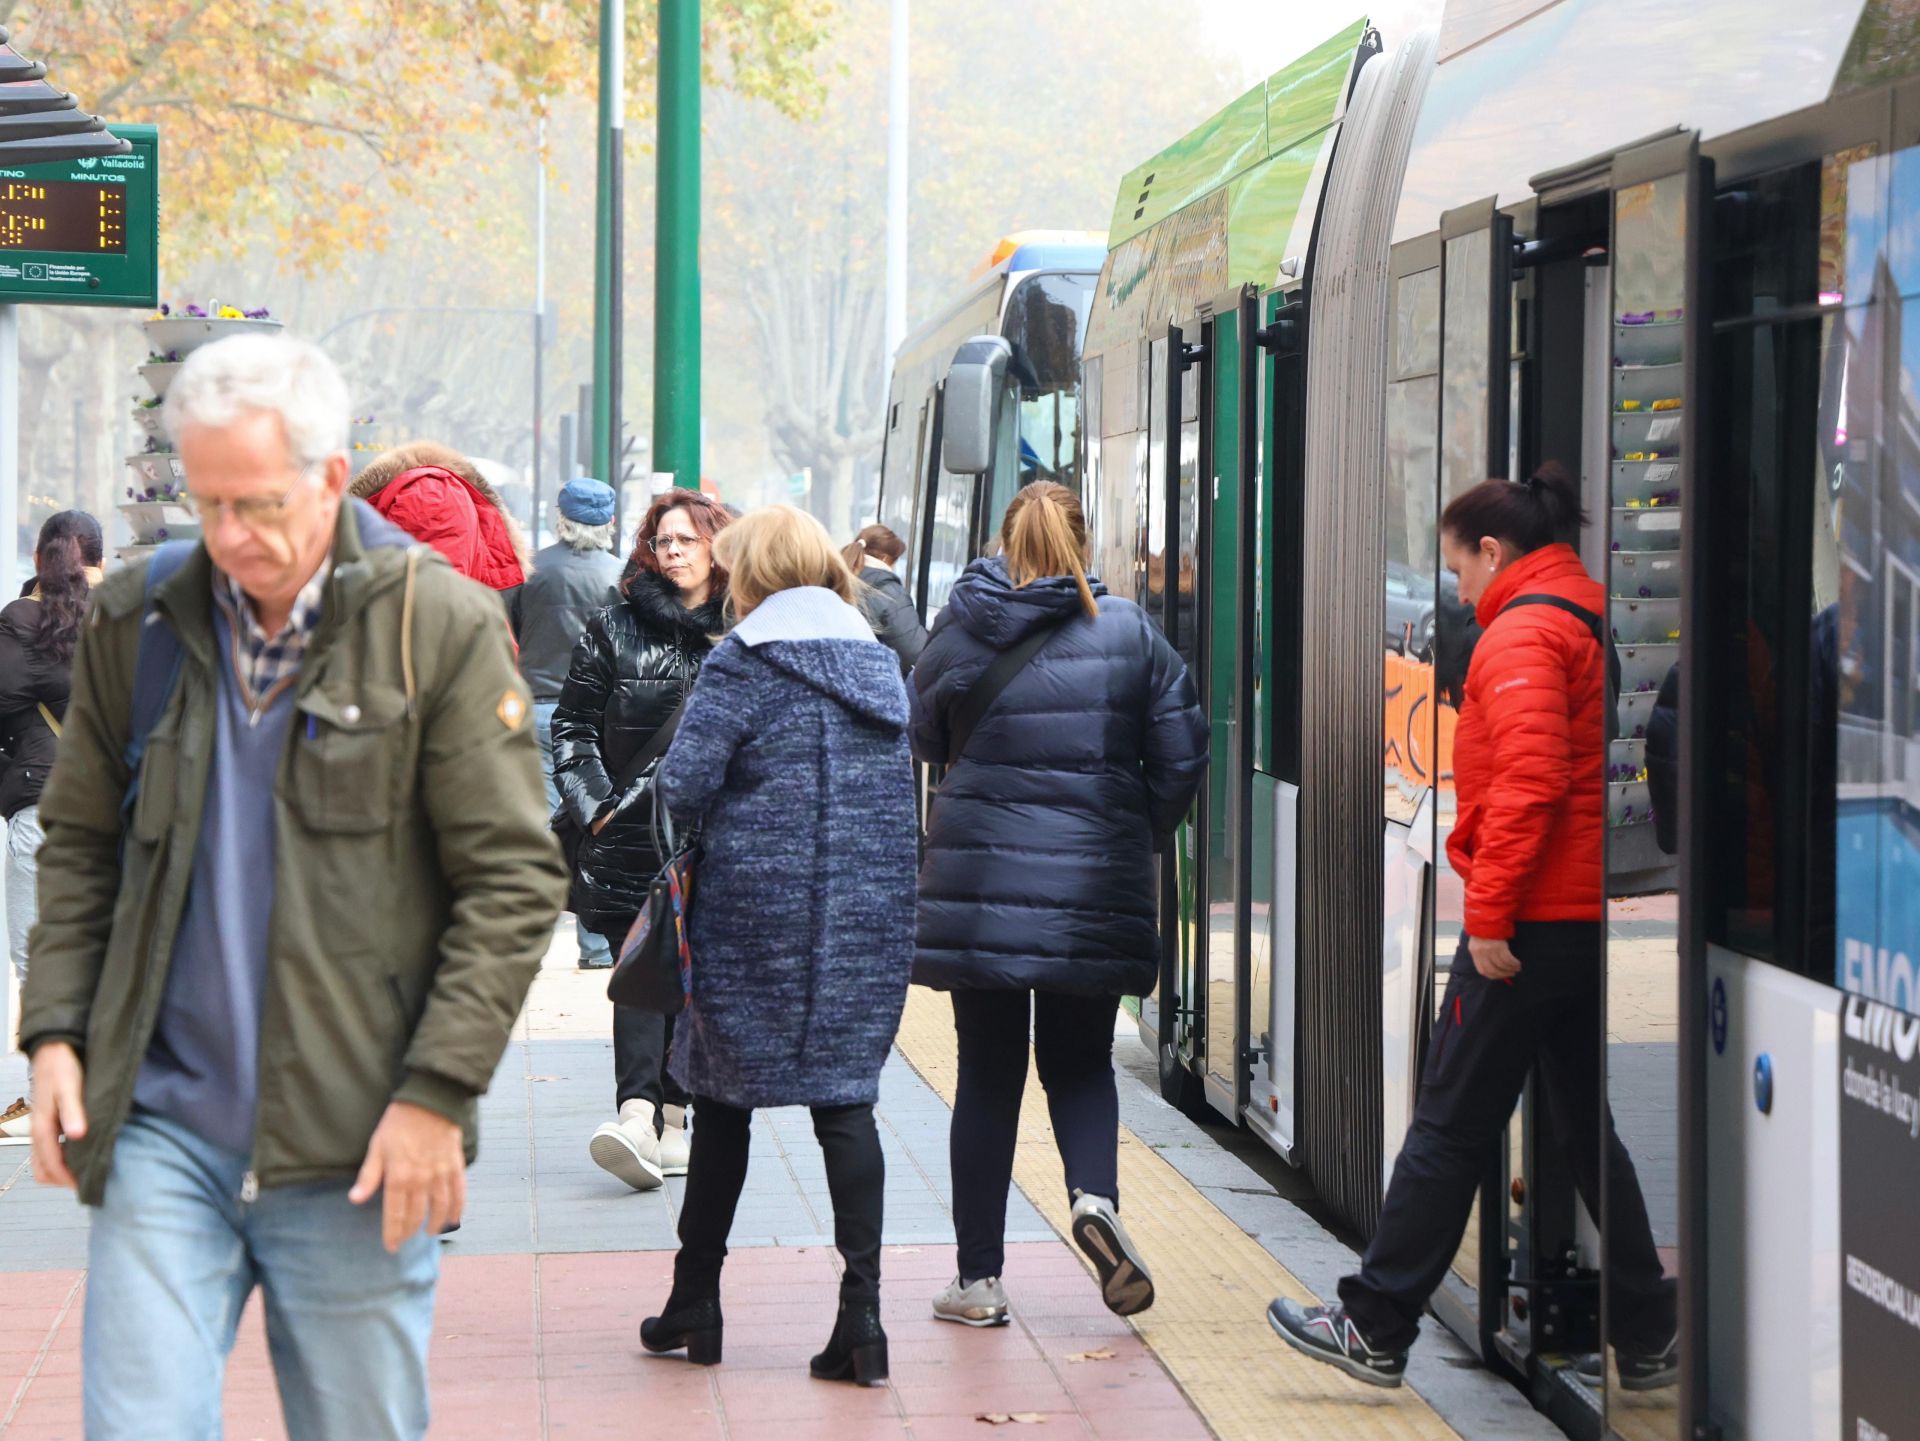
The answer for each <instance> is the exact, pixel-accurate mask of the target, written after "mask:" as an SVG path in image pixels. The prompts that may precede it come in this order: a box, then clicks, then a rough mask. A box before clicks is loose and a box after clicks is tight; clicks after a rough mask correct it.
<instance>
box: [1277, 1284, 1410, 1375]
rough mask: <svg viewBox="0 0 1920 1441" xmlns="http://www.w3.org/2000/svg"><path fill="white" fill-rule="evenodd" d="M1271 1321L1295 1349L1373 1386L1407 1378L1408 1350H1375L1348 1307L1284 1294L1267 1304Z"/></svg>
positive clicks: (1283, 1339)
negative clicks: (1308, 1301)
mask: <svg viewBox="0 0 1920 1441" xmlns="http://www.w3.org/2000/svg"><path fill="white" fill-rule="evenodd" d="M1267 1324H1268V1325H1270V1326H1272V1327H1273V1329H1274V1330H1275V1331H1277V1332H1278V1333H1279V1335H1280V1339H1281V1340H1282V1341H1285V1342H1286V1343H1287V1344H1288V1345H1289V1346H1291V1347H1293V1349H1294V1350H1296V1351H1299V1352H1301V1353H1303V1354H1305V1355H1308V1356H1311V1357H1313V1359H1314V1360H1316V1361H1325V1362H1326V1363H1327V1364H1328V1365H1329V1366H1338V1367H1339V1368H1340V1369H1341V1370H1342V1371H1345V1372H1346V1373H1347V1374H1348V1375H1349V1376H1352V1377H1353V1378H1354V1379H1356V1380H1359V1381H1365V1382H1366V1383H1367V1384H1368V1385H1369V1386H1398V1385H1399V1384H1400V1383H1401V1382H1402V1381H1403V1380H1405V1379H1406V1375H1407V1353H1406V1352H1405V1351H1380V1350H1376V1349H1374V1347H1373V1346H1371V1345H1369V1344H1368V1342H1367V1338H1366V1337H1365V1336H1363V1335H1361V1334H1360V1328H1359V1327H1358V1326H1356V1325H1355V1324H1354V1321H1353V1318H1352V1317H1351V1316H1349V1315H1348V1314H1347V1310H1346V1307H1344V1306H1302V1305H1301V1304H1300V1303H1299V1302H1298V1301H1289V1300H1287V1299H1286V1298H1285V1297H1284V1296H1283V1297H1281V1298H1280V1299H1279V1300H1278V1301H1275V1302H1274V1303H1273V1304H1272V1305H1271V1306H1269V1307H1267Z"/></svg>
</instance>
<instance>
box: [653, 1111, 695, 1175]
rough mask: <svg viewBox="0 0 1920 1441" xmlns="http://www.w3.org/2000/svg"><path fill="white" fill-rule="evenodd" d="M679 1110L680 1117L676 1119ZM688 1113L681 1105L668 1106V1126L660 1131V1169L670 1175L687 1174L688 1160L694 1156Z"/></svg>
mask: <svg viewBox="0 0 1920 1441" xmlns="http://www.w3.org/2000/svg"><path fill="white" fill-rule="evenodd" d="M676 1111H677V1112H679V1116H680V1119H679V1120H677V1121H676V1120H675V1119H674V1113H675V1112H676ZM686 1117H687V1113H686V1111H685V1110H683V1109H681V1108H680V1107H679V1106H668V1107H667V1128H666V1129H665V1130H664V1131H662V1132H661V1133H660V1170H661V1172H662V1173H663V1174H664V1175H668V1176H684V1175H686V1174H687V1162H688V1161H689V1160H690V1159H691V1158H692V1156H693V1140H692V1138H691V1137H689V1136H688V1135H687V1120H686Z"/></svg>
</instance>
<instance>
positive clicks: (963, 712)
mask: <svg viewBox="0 0 1920 1441" xmlns="http://www.w3.org/2000/svg"><path fill="white" fill-rule="evenodd" d="M1063 624H1064V622H1062V621H1055V622H1054V623H1053V624H1052V625H1043V626H1041V627H1040V628H1039V629H1038V630H1036V631H1034V632H1033V634H1032V635H1029V636H1028V637H1027V638H1026V639H1025V640H1023V641H1021V642H1020V644H1019V645H1017V646H1015V647H1014V648H1013V649H1012V650H1003V651H1001V652H1000V654H999V655H997V656H995V657H994V658H993V662H992V664H990V665H989V666H988V667H987V668H986V670H985V671H983V672H981V675H980V679H979V680H977V681H975V682H974V683H973V684H972V685H970V686H968V687H967V693H966V694H965V695H963V696H962V697H961V698H960V704H959V705H958V706H957V707H956V708H955V710H954V713H953V725H952V727H951V729H950V731H949V737H950V739H949V741H948V744H947V764H948V765H949V766H954V765H958V764H959V763H960V757H961V756H962V755H964V754H966V749H967V743H968V742H969V741H971V740H972V739H973V732H974V728H975V727H976V726H978V725H979V724H980V722H981V721H982V720H984V719H985V718H986V714H987V712H988V711H990V710H992V709H993V703H994V702H995V701H997V700H999V699H1000V693H1001V692H1002V691H1004V690H1005V689H1006V688H1007V686H1008V685H1009V684H1011V683H1012V681H1013V678H1014V677H1015V676H1017V675H1019V674H1020V672H1021V671H1023V670H1025V669H1026V668H1027V662H1028V661H1030V660H1032V659H1033V658H1034V657H1035V656H1037V655H1038V654H1040V652H1041V650H1042V649H1044V648H1045V646H1046V644H1047V642H1048V641H1050V640H1052V639H1053V638H1054V637H1055V636H1056V635H1058V634H1059V633H1060V629H1061V626H1062V625H1063Z"/></svg>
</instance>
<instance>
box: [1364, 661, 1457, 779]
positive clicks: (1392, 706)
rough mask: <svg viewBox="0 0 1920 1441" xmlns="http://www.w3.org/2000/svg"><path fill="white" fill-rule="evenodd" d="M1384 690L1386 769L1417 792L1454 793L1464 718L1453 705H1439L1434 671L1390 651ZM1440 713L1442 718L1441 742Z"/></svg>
mask: <svg viewBox="0 0 1920 1441" xmlns="http://www.w3.org/2000/svg"><path fill="white" fill-rule="evenodd" d="M1381 689H1382V694H1383V696H1384V698H1385V702H1386V704H1385V706H1384V708H1383V709H1384V711H1385V725H1384V727H1383V730H1384V735H1383V739H1382V744H1381V759H1382V760H1383V762H1384V763H1385V765H1386V768H1387V770H1388V771H1389V772H1390V773H1391V772H1398V773H1399V774H1401V775H1403V776H1405V777H1406V778H1407V779H1408V780H1409V781H1411V782H1412V783H1413V784H1414V785H1415V786H1416V787H1418V786H1430V785H1431V786H1438V788H1439V789H1440V790H1442V791H1451V790H1452V789H1453V735H1454V729H1455V727H1457V726H1458V725H1459V723H1460V714H1459V712H1458V711H1456V710H1454V709H1453V707H1452V706H1443V705H1440V704H1439V697H1438V695H1437V693H1436V690H1435V682H1434V674H1433V667H1432V666H1431V665H1424V664H1422V663H1421V662H1420V661H1417V660H1414V659H1413V658H1412V657H1410V656H1404V655H1395V654H1393V653H1392V652H1391V651H1389V652H1388V653H1387V658H1386V673H1385V677H1384V679H1383V681H1382V687H1381ZM1436 710H1438V712H1439V716H1440V720H1439V737H1438V741H1437V743H1436V740H1435V736H1434V712H1435V711H1436ZM1436 762H1437V766H1436ZM1436 769H1437V771H1438V777H1437V779H1436V775H1435V771H1436Z"/></svg>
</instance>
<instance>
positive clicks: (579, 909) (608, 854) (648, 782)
mask: <svg viewBox="0 0 1920 1441" xmlns="http://www.w3.org/2000/svg"><path fill="white" fill-rule="evenodd" d="M731 521H732V516H730V515H729V514H728V513H727V511H726V510H725V508H724V507H722V506H721V505H720V503H719V502H718V501H716V500H713V499H712V498H710V497H708V496H706V495H702V494H701V493H700V492H699V491H694V490H674V491H670V492H668V493H667V494H666V495H663V496H661V497H660V499H658V500H656V501H655V502H654V503H653V507H652V508H651V509H650V510H649V511H648V512H647V516H646V519H645V520H644V521H643V522H642V523H641V526H640V536H639V539H638V541H637V542H636V543H635V545H634V548H633V557H632V559H631V560H630V561H629V562H628V565H627V575H626V578H625V579H624V580H623V581H622V583H621V587H620V589H621V593H622V598H621V599H620V601H619V602H618V603H617V604H615V605H611V606H609V607H607V609H605V610H603V611H600V612H599V613H598V614H596V615H594V616H593V617H592V618H591V619H590V620H589V621H588V622H587V628H586V631H585V633H584V634H583V635H582V636H581V637H580V640H579V642H578V643H577V644H576V645H575V646H574V649H573V664H572V667H571V669H570V670H569V671H568V673H567V681H566V684H565V686H563V687H562V688H561V692H560V703H559V705H558V706H557V707H555V709H554V713H553V776H554V784H555V785H557V786H558V787H559V790H560V798H561V800H562V802H563V803H564V804H565V805H567V806H568V807H569V808H570V809H571V810H572V812H573V818H574V820H575V821H576V822H578V824H579V825H580V827H581V829H582V830H583V831H585V832H586V838H585V840H584V841H583V842H582V844H581V847H580V854H579V860H578V864H577V867H576V870H575V873H574V878H573V909H574V912H575V914H577V915H578V916H579V918H580V922H581V924H582V925H584V926H586V927H587V929H588V930H590V931H593V932H595V933H597V934H599V935H602V936H605V937H606V938H607V942H608V944H609V945H610V946H611V947H612V949H613V951H614V953H615V955H616V956H617V955H618V954H619V950H620V946H621V944H622V942H624V941H625V940H626V936H627V930H628V928H629V927H630V926H631V925H632V924H633V918H634V917H635V916H637V915H638V914H639V913H640V907H641V906H642V905H643V904H644V903H645V901H646V895H647V887H648V885H649V884H650V883H651V882H652V880H653V877H654V876H655V875H656V874H657V873H658V871H659V869H660V866H661V863H662V857H661V856H660V855H659V854H658V852H657V851H656V849H655V846H654V839H653V778H654V775H655V773H656V772H657V771H658V770H659V766H660V762H659V760H658V758H657V757H656V758H655V759H654V760H652V761H650V762H649V763H648V765H647V766H646V768H645V769H644V770H643V771H642V772H641V773H640V774H639V776H638V777H636V778H635V779H634V780H633V782H632V784H630V785H628V786H626V787H624V788H622V787H619V786H618V785H617V781H618V779H619V777H620V775H621V773H622V772H623V771H624V770H626V769H628V768H629V767H630V766H631V764H632V762H633V760H634V759H635V758H636V757H637V756H639V754H640V753H641V752H642V751H644V750H645V749H646V748H647V743H648V742H649V741H651V740H653V738H654V736H655V734H656V733H657V732H658V731H659V730H660V728H661V727H662V726H664V725H665V724H666V723H667V721H668V720H669V718H671V717H672V716H673V715H674V714H675V712H676V711H677V710H678V708H679V706H680V703H681V702H682V701H683V700H685V699H686V698H687V695H688V694H689V693H690V692H691V691H692V690H693V680H694V677H695V676H696V675H698V674H699V672H700V666H701V663H702V662H703V661H705V660H706V658H707V651H708V650H709V649H710V648H711V646H712V645H713V642H714V640H715V638H716V637H718V636H719V634H720V632H721V631H722V630H723V629H724V628H725V621H724V611H725V606H726V594H727V575H726V572H725V571H724V570H721V569H720V568H718V567H717V566H716V565H715V564H714V560H713V539H714V537H715V536H717V535H718V534H719V533H720V532H721V531H722V530H723V529H725V528H726V526H727V525H728V524H729V523H730V522H731ZM660 749H661V750H664V749H665V748H664V747H660ZM671 1039H672V1027H671V1025H670V1024H669V1022H668V1021H667V1018H666V1017H664V1016H659V1015H654V1014H652V1013H650V1012H646V1011H637V1010H634V1009H633V1008H632V1007H631V1006H615V1007H614V1012H613V1064H614V1072H615V1076H614V1081H615V1096H614V1101H615V1104H616V1105H617V1107H618V1109H619V1118H618V1119H617V1120H613V1121H609V1122H607V1123H606V1124H605V1125H603V1126H601V1127H600V1128H599V1130H597V1131H595V1132H594V1133H593V1139H592V1141H591V1143H590V1145H589V1150H590V1151H591V1153H592V1156H593V1159H594V1160H595V1161H596V1162H598V1163H599V1165H600V1166H601V1167H602V1168H603V1169H605V1170H607V1171H609V1172H611V1173H612V1174H613V1175H615V1176H617V1177H619V1178H620V1179H621V1180H622V1181H625V1182H626V1183H627V1184H628V1185H629V1186H631V1187H633V1189H634V1190H636V1191H651V1190H653V1189H655V1188H656V1187H658V1186H659V1185H660V1184H661V1181H662V1178H663V1177H665V1176H669V1175H684V1174H686V1168H687V1155H688V1144H687V1137H686V1128H685V1120H686V1115H685V1106H686V1102H687V1097H686V1096H685V1095H683V1094H679V1093H677V1091H676V1092H674V1093H672V1094H670V1093H669V1088H670V1082H669V1081H668V1079H667V1075H666V1056H667V1048H668V1045H669V1044H670V1042H671Z"/></svg>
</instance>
